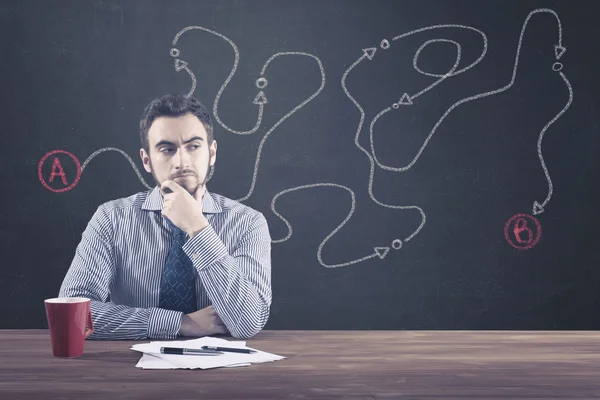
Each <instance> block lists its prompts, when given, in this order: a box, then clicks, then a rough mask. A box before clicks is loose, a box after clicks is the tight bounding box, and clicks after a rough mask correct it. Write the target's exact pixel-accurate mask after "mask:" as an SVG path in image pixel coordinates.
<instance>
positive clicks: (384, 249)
mask: <svg viewBox="0 0 600 400" xmlns="http://www.w3.org/2000/svg"><path fill="white" fill-rule="evenodd" d="M320 187H334V188H340V189H344V190H345V191H347V192H348V193H350V198H351V207H350V211H349V212H348V215H347V216H346V218H345V219H344V220H343V221H342V223H340V224H339V225H338V226H337V227H336V228H335V229H334V230H333V231H332V232H331V233H329V234H328V235H327V237H325V239H323V241H322V242H321V244H319V248H318V250H317V260H318V261H319V264H321V265H322V266H324V267H325V268H340V267H347V266H349V265H352V264H357V263H360V262H363V261H366V260H369V259H371V258H374V257H379V258H380V259H383V258H385V256H386V255H387V253H388V252H389V250H390V248H389V247H388V246H381V247H374V249H373V250H374V252H373V253H372V254H369V255H367V256H364V257H361V258H358V259H355V260H351V261H347V262H344V263H338V264H327V263H326V262H324V261H323V258H322V254H321V253H322V250H323V247H324V246H325V244H326V243H327V242H328V241H329V239H331V238H332V237H333V236H334V235H335V234H336V233H338V232H339V230H340V229H342V227H343V226H344V225H346V223H347V222H348V221H349V220H350V218H351V217H352V215H353V214H354V210H355V209H356V196H355V195H354V192H353V191H352V189H350V188H348V187H346V186H343V185H339V184H337V183H314V184H310V185H303V186H296V187H293V188H290V189H286V190H283V191H281V192H279V193H277V194H276V195H275V196H274V197H273V200H272V201H271V211H273V214H275V215H276V216H277V217H279V219H281V220H282V221H283V223H284V224H285V225H286V226H287V228H288V234H287V235H286V236H285V237H284V238H283V239H276V240H273V243H282V242H285V241H286V240H288V239H289V238H291V237H292V234H293V229H292V225H291V224H290V223H289V222H288V220H287V219H285V218H284V217H283V216H282V215H281V214H280V213H279V212H277V208H276V207H275V203H276V202H277V200H278V199H279V197H281V196H283V195H285V194H288V193H292V192H295V191H298V190H305V189H313V188H320ZM392 247H393V248H394V249H396V250H397V249H399V248H400V247H402V241H401V240H400V239H396V240H394V241H393V243H392Z"/></svg>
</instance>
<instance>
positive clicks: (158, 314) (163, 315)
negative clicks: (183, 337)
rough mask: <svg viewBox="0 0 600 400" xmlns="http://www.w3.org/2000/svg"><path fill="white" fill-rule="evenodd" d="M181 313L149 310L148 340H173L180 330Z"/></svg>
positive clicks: (156, 309)
mask: <svg viewBox="0 0 600 400" xmlns="http://www.w3.org/2000/svg"><path fill="white" fill-rule="evenodd" d="M182 317H183V313H182V312H181V311H173V310H165V309H164V308H151V309H150V318H149V320H148V338H150V339H175V338H176V337H177V335H178V334H179V330H180V329H181V318H182Z"/></svg>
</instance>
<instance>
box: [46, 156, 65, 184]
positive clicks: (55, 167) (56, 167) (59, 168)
mask: <svg viewBox="0 0 600 400" xmlns="http://www.w3.org/2000/svg"><path fill="white" fill-rule="evenodd" d="M56 171H58V172H56ZM57 175H58V176H60V177H61V178H62V183H63V185H66V184H67V175H66V174H65V170H64V169H63V167H62V165H61V164H60V161H59V160H58V157H54V163H53V164H52V172H50V179H48V180H49V181H50V182H52V181H54V177H55V176H57Z"/></svg>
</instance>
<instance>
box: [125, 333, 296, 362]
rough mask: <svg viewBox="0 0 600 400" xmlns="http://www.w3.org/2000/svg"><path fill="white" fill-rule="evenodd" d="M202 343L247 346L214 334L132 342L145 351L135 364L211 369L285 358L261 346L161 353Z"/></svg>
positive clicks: (202, 344) (203, 344)
mask: <svg viewBox="0 0 600 400" xmlns="http://www.w3.org/2000/svg"><path fill="white" fill-rule="evenodd" d="M201 346H222V347H235V348H250V347H246V342H245V341H228V340H226V339H221V338H214V337H210V336H207V337H202V338H199V339H192V340H185V341H156V342H150V343H140V344H135V345H133V346H131V349H132V350H135V351H138V352H141V353H143V355H142V357H141V358H140V360H139V361H138V363H137V364H136V367H138V368H143V369H179V368H186V369H209V368H219V367H228V368H232V367H240V366H248V365H250V364H255V363H263V362H271V361H277V360H282V359H284V358H286V357H283V356H279V355H277V354H271V353H267V352H264V351H260V350H258V349H254V348H251V349H252V350H256V353H251V354H245V353H227V352H225V353H223V354H219V355H217V356H201V355H175V354H162V353H161V352H160V348H161V347H182V348H188V349H199V348H201Z"/></svg>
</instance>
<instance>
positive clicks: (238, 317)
mask: <svg viewBox="0 0 600 400" xmlns="http://www.w3.org/2000/svg"><path fill="white" fill-rule="evenodd" d="M183 251H184V252H185V253H186V254H187V255H188V256H189V257H190V259H191V260H192V262H193V264H194V266H195V268H196V270H197V271H198V274H199V276H200V279H202V283H203V284H204V288H205V289H206V292H207V294H208V297H209V298H210V300H211V302H212V305H213V307H214V308H215V311H216V312H217V314H218V315H219V317H220V318H221V320H223V323H224V324H225V326H226V327H227V329H228V330H229V332H230V333H231V335H232V336H234V337H236V338H239V339H248V338H250V337H252V336H254V335H256V334H257V333H258V332H260V330H261V329H262V328H263V327H264V325H265V324H266V323H267V319H268V318H269V311H270V307H271V297H272V294H271V236H270V234H269V228H268V225H267V221H266V219H265V217H264V215H263V214H262V213H259V212H257V213H256V214H255V215H254V217H253V219H252V221H251V222H250V224H249V225H248V229H247V230H246V232H245V233H243V234H241V235H240V239H239V241H238V243H236V245H235V247H234V249H233V250H232V252H231V254H230V253H229V251H228V249H227V247H226V246H225V244H224V243H223V241H222V240H221V239H220V238H219V236H218V235H217V233H216V232H215V231H214V229H213V228H212V227H211V226H210V225H209V226H207V227H206V228H204V229H203V230H202V231H200V232H199V233H197V234H196V235H195V236H193V237H192V238H191V239H189V240H188V241H187V242H186V243H185V245H184V246H183Z"/></svg>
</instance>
